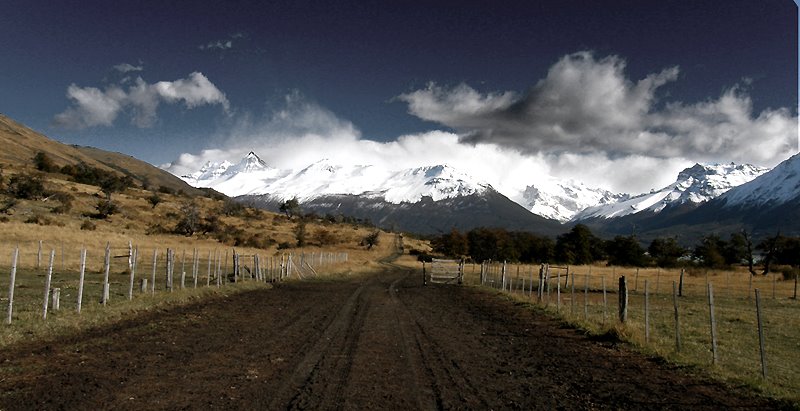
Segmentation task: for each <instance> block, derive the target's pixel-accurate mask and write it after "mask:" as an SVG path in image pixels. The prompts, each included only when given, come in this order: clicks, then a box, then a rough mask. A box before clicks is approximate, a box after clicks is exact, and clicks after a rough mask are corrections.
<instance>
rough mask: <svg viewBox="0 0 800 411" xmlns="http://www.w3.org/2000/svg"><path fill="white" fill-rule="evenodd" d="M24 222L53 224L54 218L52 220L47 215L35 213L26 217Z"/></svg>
mask: <svg viewBox="0 0 800 411" xmlns="http://www.w3.org/2000/svg"><path fill="white" fill-rule="evenodd" d="M24 223H25V224H38V225H51V224H53V220H50V219H49V218H47V217H45V216H42V215H39V214H34V215H32V216H30V217H28V218H26V219H25V221H24Z"/></svg>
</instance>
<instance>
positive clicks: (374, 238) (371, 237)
mask: <svg viewBox="0 0 800 411" xmlns="http://www.w3.org/2000/svg"><path fill="white" fill-rule="evenodd" d="M380 235H381V232H380V231H378V230H375V231H373V232H371V233H369V234H367V236H366V237H364V239H363V240H361V245H362V246H364V247H367V250H371V249H372V247H374V246H376V245H378V242H379V241H378V239H379V238H380Z"/></svg>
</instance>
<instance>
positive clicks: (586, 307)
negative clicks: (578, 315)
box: [583, 274, 589, 320]
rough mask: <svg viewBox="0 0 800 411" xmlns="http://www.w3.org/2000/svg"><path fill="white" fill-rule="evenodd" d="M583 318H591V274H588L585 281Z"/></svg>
mask: <svg viewBox="0 0 800 411" xmlns="http://www.w3.org/2000/svg"><path fill="white" fill-rule="evenodd" d="M583 318H584V319H585V320H588V319H589V274H586V276H585V277H584V282H583Z"/></svg>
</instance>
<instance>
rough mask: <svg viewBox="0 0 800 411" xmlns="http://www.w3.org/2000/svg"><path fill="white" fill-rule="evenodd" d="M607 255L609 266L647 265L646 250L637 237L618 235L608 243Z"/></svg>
mask: <svg viewBox="0 0 800 411" xmlns="http://www.w3.org/2000/svg"><path fill="white" fill-rule="evenodd" d="M606 253H607V254H608V264H609V265H618V266H624V267H644V266H645V264H646V263H647V259H646V258H645V255H644V248H642V246H641V245H640V244H639V240H637V239H636V237H635V236H621V235H618V236H616V237H614V239H613V240H609V241H607V242H606Z"/></svg>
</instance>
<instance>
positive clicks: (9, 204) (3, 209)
mask: <svg viewBox="0 0 800 411" xmlns="http://www.w3.org/2000/svg"><path fill="white" fill-rule="evenodd" d="M15 205H17V200H16V199H14V198H9V199H8V201H6V202H5V204H3V205H2V206H0V213H2V214H10V213H11V209H12V208H14V206H15Z"/></svg>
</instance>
